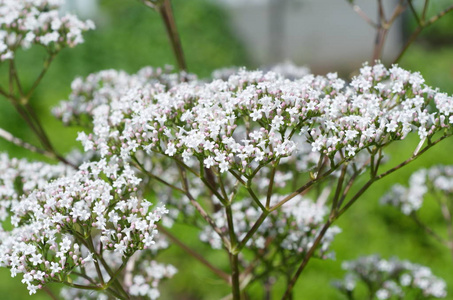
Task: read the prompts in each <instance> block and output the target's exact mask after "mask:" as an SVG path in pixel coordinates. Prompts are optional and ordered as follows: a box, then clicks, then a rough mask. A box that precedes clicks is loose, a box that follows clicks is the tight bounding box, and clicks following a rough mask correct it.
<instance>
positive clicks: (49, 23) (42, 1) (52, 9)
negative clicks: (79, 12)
mask: <svg viewBox="0 0 453 300" xmlns="http://www.w3.org/2000/svg"><path fill="white" fill-rule="evenodd" d="M62 3H63V1H62V0H0V61H4V60H8V59H12V58H13V57H14V53H15V52H16V51H17V50H18V49H20V48H28V47H30V46H31V45H33V44H35V45H41V46H43V47H45V48H46V49H47V50H48V51H49V52H56V51H58V50H60V49H62V48H64V47H68V46H69V47H74V46H76V45H78V44H80V43H83V37H82V32H83V31H87V30H90V29H94V23H93V22H92V21H86V22H83V21H81V20H79V19H78V18H77V17H76V16H75V15H72V14H66V15H64V16H61V15H60V12H59V9H60V7H61V5H62Z"/></svg>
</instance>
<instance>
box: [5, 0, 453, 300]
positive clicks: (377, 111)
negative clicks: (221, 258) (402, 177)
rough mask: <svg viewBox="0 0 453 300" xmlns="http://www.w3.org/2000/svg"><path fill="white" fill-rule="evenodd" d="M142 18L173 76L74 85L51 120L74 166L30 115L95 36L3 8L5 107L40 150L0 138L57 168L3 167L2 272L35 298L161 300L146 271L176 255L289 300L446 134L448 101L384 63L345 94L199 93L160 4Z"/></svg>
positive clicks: (337, 83)
mask: <svg viewBox="0 0 453 300" xmlns="http://www.w3.org/2000/svg"><path fill="white" fill-rule="evenodd" d="M143 2H144V3H145V4H147V5H148V6H150V7H153V8H155V9H157V10H158V11H159V12H160V14H161V16H162V17H163V20H164V23H165V25H166V26H167V27H166V28H167V31H168V33H169V36H170V39H171V42H172V46H173V49H174V52H175V54H176V56H177V58H178V65H179V67H180V69H181V71H180V72H172V71H169V70H162V69H154V68H151V67H146V68H143V69H141V70H140V71H139V72H137V73H136V74H132V75H131V74H127V73H126V72H123V71H115V70H106V71H100V72H98V73H95V74H91V75H89V76H88V77H87V78H77V79H76V80H74V82H73V84H72V86H71V88H72V92H71V95H70V96H69V99H68V100H66V101H62V102H61V103H60V104H59V105H58V106H57V107H55V108H54V109H53V113H54V115H55V116H56V117H57V118H58V119H60V120H61V121H62V122H63V123H64V124H66V125H71V126H73V125H76V126H81V127H82V128H84V131H82V132H80V133H79V135H78V138H77V140H78V141H79V142H80V143H81V144H82V145H83V149H84V153H79V154H72V155H70V156H63V155H61V154H59V153H57V151H56V150H55V149H54V147H53V146H52V144H51V142H50V140H49V139H48V137H47V135H46V132H45V131H44V129H43V128H42V126H41V124H40V121H39V117H38V116H37V115H36V114H35V113H34V111H33V109H32V107H31V106H30V105H29V100H30V97H31V95H32V93H33V91H34V89H35V88H36V86H37V85H38V84H39V83H40V80H41V78H42V77H43V76H44V74H45V72H46V70H47V68H48V64H49V63H50V61H51V60H52V59H53V57H54V55H56V53H57V52H58V51H59V49H60V48H62V47H64V46H74V45H76V44H78V43H80V42H82V37H81V33H82V31H84V30H88V29H92V28H93V26H92V23H91V22H89V21H87V22H83V21H79V20H78V19H77V18H76V17H74V16H66V17H60V15H59V13H58V11H57V9H58V7H59V5H60V4H61V2H60V1H45V0H33V1H32V0H21V1H6V0H5V1H2V2H0V16H2V18H0V22H2V23H1V28H2V31H1V32H3V34H4V36H5V39H4V41H5V42H4V44H5V49H4V54H3V55H2V60H8V63H9V79H10V88H9V91H6V90H4V89H0V93H1V94H2V95H3V96H5V97H6V98H7V99H8V100H10V101H11V103H12V104H13V105H14V107H15V108H16V109H17V111H18V112H19V113H20V114H21V116H22V117H23V118H24V120H25V121H26V122H27V123H28V125H29V126H30V128H31V129H32V130H33V131H34V133H35V134H36V135H37V136H38V138H39V140H40V142H41V144H42V147H38V146H35V145H32V144H29V143H27V142H25V141H22V140H20V139H18V138H16V137H14V136H12V135H11V134H10V133H8V132H6V131H4V130H2V131H0V135H1V136H2V137H3V138H5V139H7V140H9V141H11V142H13V143H16V144H18V145H20V146H23V147H24V148H27V149H29V150H32V151H35V152H38V153H41V154H43V155H46V156H48V157H51V158H54V159H57V160H59V164H58V165H49V164H46V163H30V162H28V161H25V160H17V159H12V158H9V156H7V155H3V156H1V160H0V163H1V164H2V165H4V168H2V173H0V180H1V184H2V185H1V187H2V188H1V189H0V195H1V196H2V200H3V201H2V202H1V204H0V209H1V210H0V213H1V215H0V216H1V220H2V221H3V222H4V224H5V225H6V224H7V222H8V221H10V223H11V224H10V225H11V229H6V227H7V226H4V227H5V228H4V229H2V231H1V242H0V266H3V267H7V268H9V269H10V270H11V274H12V276H13V277H14V276H16V275H17V274H21V276H22V283H24V284H25V285H26V286H27V288H28V290H29V292H30V294H33V293H35V292H36V290H37V289H46V288H47V287H46V285H47V284H48V283H52V282H55V283H60V284H64V285H66V286H68V287H69V288H70V289H64V290H63V291H62V296H64V297H65V298H68V299H74V298H75V297H80V298H86V299H91V298H102V297H105V298H106V299H108V298H109V297H111V298H119V299H131V298H135V297H137V298H149V299H156V298H158V297H159V295H160V292H159V290H158V284H159V283H160V281H161V280H163V279H166V278H171V277H172V276H173V275H174V274H175V273H176V272H177V270H176V268H175V267H173V266H172V265H165V264H162V263H160V262H158V260H157V255H158V253H159V252H160V251H163V250H164V249H165V248H167V247H168V245H169V244H170V243H173V244H176V245H178V246H180V247H181V248H182V249H184V250H185V251H186V252H187V253H188V254H189V255H191V256H192V257H193V258H194V259H196V260H198V261H199V262H201V263H202V264H204V265H205V266H206V267H207V268H209V269H210V270H211V271H212V272H213V273H215V274H216V275H217V276H218V277H219V278H221V279H222V280H224V281H225V283H226V284H227V285H229V286H230V287H231V297H232V298H233V299H240V298H241V297H243V296H245V295H247V289H248V287H249V285H250V284H251V283H252V282H253V283H256V282H259V283H262V284H263V288H264V289H266V290H269V289H270V287H271V286H272V281H273V278H276V277H283V278H284V279H285V280H286V291H285V294H284V295H283V298H286V299H288V298H291V297H292V291H293V287H294V285H295V283H296V281H297V280H298V279H299V276H300V275H301V273H302V271H303V270H304V269H305V267H306V265H307V264H308V262H309V261H310V259H311V258H313V257H318V258H321V259H329V258H334V252H333V251H332V249H331V247H330V245H331V242H332V240H333V239H334V238H335V236H336V235H337V234H338V233H340V232H341V230H340V228H339V227H337V226H334V223H335V222H336V220H337V219H338V218H340V217H341V216H342V215H343V214H344V213H345V212H346V211H347V210H348V209H349V208H350V207H351V206H352V205H353V204H354V203H355V202H356V201H357V200H358V199H359V198H361V196H362V195H363V194H364V193H365V191H367V190H368V189H369V188H370V187H371V186H372V185H373V184H374V183H375V182H377V181H379V180H380V179H382V178H384V177H386V176H388V175H390V174H392V173H394V172H395V171H397V170H399V169H401V168H402V167H404V166H406V165H408V164H409V163H411V162H412V161H413V160H415V159H417V158H418V157H420V156H421V155H422V154H423V153H425V152H426V151H427V150H428V149H430V148H431V147H433V146H435V145H436V144H438V143H439V142H441V141H442V140H444V139H446V138H448V137H450V136H451V135H452V134H453V131H452V129H453V128H452V124H453V97H451V96H449V95H447V94H445V93H442V92H440V91H438V90H437V89H433V88H431V87H429V86H427V85H426V84H425V81H424V79H423V77H422V76H421V75H420V74H419V73H417V72H409V71H407V70H404V69H402V68H400V67H398V66H397V65H393V66H392V67H390V68H387V67H385V66H384V65H383V64H381V63H380V62H379V61H376V62H375V63H374V64H373V65H368V64H364V65H363V67H362V68H361V69H360V71H359V74H358V75H357V76H355V77H353V78H352V79H351V80H350V81H349V82H347V81H345V80H343V79H340V78H339V77H338V75H337V74H336V73H329V74H327V75H326V76H315V75H313V74H309V73H308V72H307V70H306V69H298V68H296V67H294V66H290V68H289V72H286V71H287V70H288V69H287V68H285V67H284V66H280V67H278V68H274V69H273V70H271V71H259V70H258V71H247V70H246V69H238V70H227V72H217V73H215V74H214V77H215V78H214V79H209V80H200V79H198V78H197V77H196V76H195V75H193V74H190V73H187V72H186V71H185V62H184V60H183V56H182V48H181V44H180V41H179V39H178V37H177V31H176V27H175V23H174V20H173V15H172V11H171V5H170V2H169V1H143ZM30 24H32V25H30ZM30 44H39V45H43V46H44V47H46V50H47V51H48V54H49V59H48V61H47V62H46V64H45V65H44V67H43V72H42V73H41V75H40V76H39V77H38V78H37V80H36V81H35V83H34V85H33V86H32V88H31V89H30V90H29V91H25V90H24V89H23V88H22V85H21V83H20V80H19V77H18V76H17V69H16V67H15V64H14V59H15V56H14V53H15V51H17V49H19V48H20V47H27V46H29V45H30ZM224 71H225V70H224ZM225 73H227V74H225ZM409 135H416V136H418V138H419V144H418V146H417V147H416V149H414V151H413V153H412V155H410V156H409V157H407V158H406V159H405V160H403V161H401V162H400V163H399V164H397V165H394V166H390V167H387V168H386V170H385V171H382V165H383V164H384V163H385V161H386V154H385V153H384V149H385V148H386V147H387V146H389V145H390V144H393V143H394V142H396V141H402V140H405V139H406V138H407V137H408V136H409ZM148 199H150V200H148ZM153 202H154V203H153ZM175 223H176V224H177V223H183V224H190V225H193V226H194V227H195V228H196V229H197V230H198V231H199V238H200V240H201V241H202V242H203V243H206V244H208V245H209V246H210V247H212V248H213V249H220V250H221V251H224V252H225V253H226V254H227V256H228V258H229V269H228V271H225V269H224V268H221V267H219V266H216V265H215V264H213V263H211V262H209V261H208V260H207V259H206V258H205V257H203V256H202V255H200V254H199V253H196V252H195V251H194V250H192V249H191V248H190V246H188V245H186V244H184V243H183V242H182V241H181V240H180V239H179V238H178V237H177V236H175V235H174V233H173V232H172V226H173V225H174V224H175ZM405 268H406V269H407V270H409V271H414V270H415V269H416V268H415V267H413V266H412V265H410V266H409V267H408V266H405ZM406 269H404V270H405V271H407V270H406ZM414 272H415V271H414ZM385 282H387V281H385ZM385 282H384V283H385ZM384 288H385V287H384ZM349 290H350V289H349V288H348V291H349ZM47 291H48V292H49V293H51V292H50V290H47ZM268 293H270V292H268ZM383 293H384V292H380V293H379V294H380V295H383ZM433 295H434V294H433ZM435 295H437V296H439V297H441V296H443V295H444V294H443V293H437V294H435ZM381 298H382V297H381ZM382 299H383V298H382Z"/></svg>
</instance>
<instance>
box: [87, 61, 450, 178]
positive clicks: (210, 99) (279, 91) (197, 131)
mask: <svg viewBox="0 0 453 300" xmlns="http://www.w3.org/2000/svg"><path fill="white" fill-rule="evenodd" d="M423 82H424V80H423V78H422V77H421V76H420V74H418V73H410V72H408V71H405V70H403V69H401V68H399V67H396V66H394V67H392V68H391V69H390V70H387V69H385V68H384V67H383V66H382V65H380V64H377V65H375V66H373V67H370V66H364V67H363V68H362V69H361V73H360V75H358V76H357V77H355V78H353V80H352V82H351V83H350V84H349V85H346V83H345V82H344V81H343V80H341V79H339V78H337V76H336V74H328V75H327V76H326V77H323V76H313V75H307V76H305V77H303V78H301V79H297V80H288V79H285V78H283V77H282V76H280V75H278V74H276V73H273V72H268V73H263V72H261V71H254V72H248V71H244V70H242V71H239V73H237V74H234V75H232V76H230V77H229V78H228V80H227V81H223V80H215V81H213V82H211V83H203V82H198V83H196V82H190V83H184V82H183V83H180V84H178V85H176V86H174V87H172V88H170V89H169V90H168V91H162V92H160V93H155V90H153V91H149V90H148V91H147V90H145V89H141V90H138V89H135V90H130V91H129V93H128V95H126V96H124V97H122V100H123V101H121V102H120V103H121V105H117V104H118V103H117V102H112V103H110V104H101V105H99V106H97V107H96V108H95V109H93V123H94V130H93V131H94V132H93V134H92V135H86V134H84V133H82V134H80V135H79V140H80V141H81V142H82V143H83V145H84V147H85V149H86V150H98V151H99V152H100V153H101V155H102V156H104V157H105V156H114V157H115V156H119V157H121V158H122V159H125V160H128V159H130V158H131V156H133V155H134V154H135V153H136V152H137V151H139V150H142V151H145V152H146V153H148V154H151V153H152V152H154V153H160V154H163V155H165V156H168V157H176V158H181V159H182V160H183V161H184V162H185V163H189V162H190V161H198V162H200V163H201V164H202V165H203V166H204V167H206V168H215V169H217V170H219V171H220V172H221V173H223V172H226V171H227V170H231V169H234V170H238V171H239V172H241V173H243V174H250V173H251V172H253V169H254V168H255V167H257V166H259V165H264V164H267V163H269V162H271V161H275V160H279V159H281V158H284V157H288V156H292V155H294V154H295V153H296V152H297V150H298V149H299V148H302V146H301V145H300V144H301V143H305V144H309V145H310V147H311V149H312V151H314V152H317V153H322V154H324V155H327V156H329V157H331V158H333V157H335V156H340V157H344V158H346V159H348V158H349V159H350V158H352V157H354V156H355V155H356V153H358V152H359V151H360V150H362V149H365V148H368V149H369V150H370V151H373V149H378V148H381V147H383V146H385V145H387V144H388V143H390V142H392V141H394V140H401V139H404V138H405V137H406V136H407V135H408V134H409V133H410V132H413V131H415V132H418V134H419V136H420V138H421V139H422V140H424V139H425V138H427V137H431V136H432V135H434V134H435V133H437V132H439V131H444V130H447V131H448V130H451V125H450V124H451V122H453V117H452V113H453V101H452V98H451V97H449V96H447V95H445V94H442V93H439V92H437V91H435V90H433V89H431V88H429V87H427V86H426V85H425V84H424V83H423ZM104 103H105V102H104ZM448 134H450V132H448ZM297 135H301V136H302V137H303V138H302V139H297V140H296V139H295V138H294V136H297Z"/></svg>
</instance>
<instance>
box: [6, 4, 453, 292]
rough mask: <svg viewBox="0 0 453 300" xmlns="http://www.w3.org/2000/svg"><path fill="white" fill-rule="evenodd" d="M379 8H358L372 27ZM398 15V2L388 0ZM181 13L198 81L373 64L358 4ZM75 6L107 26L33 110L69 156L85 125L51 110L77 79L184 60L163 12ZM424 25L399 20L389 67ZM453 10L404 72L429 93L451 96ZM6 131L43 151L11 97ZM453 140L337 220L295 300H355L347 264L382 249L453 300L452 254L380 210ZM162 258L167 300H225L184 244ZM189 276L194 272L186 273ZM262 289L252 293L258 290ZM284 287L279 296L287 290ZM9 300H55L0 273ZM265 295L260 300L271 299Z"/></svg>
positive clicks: (189, 234) (34, 58)
mask: <svg viewBox="0 0 453 300" xmlns="http://www.w3.org/2000/svg"><path fill="white" fill-rule="evenodd" d="M375 2H376V1H369V0H362V1H357V2H356V3H357V4H358V5H360V7H361V8H362V9H363V10H364V11H365V12H366V13H367V14H368V15H369V16H370V17H372V18H373V19H375V17H376V5H375ZM384 2H386V5H387V6H386V9H388V10H389V11H390V10H392V8H393V6H394V5H395V3H396V2H397V1H391V0H386V1H384ZM172 3H173V8H174V14H175V18H176V22H177V25H178V28H179V31H180V36H181V40H182V44H183V48H184V51H185V55H186V60H187V64H188V69H189V71H190V72H193V73H196V74H197V75H198V76H199V77H201V78H204V77H208V76H209V75H210V73H211V72H212V71H213V70H215V69H217V68H223V67H230V66H246V67H248V68H252V69H253V68H257V67H260V66H268V65H272V64H275V63H279V62H284V61H292V62H294V63H295V64H298V65H305V66H308V67H310V68H311V70H312V71H313V72H314V73H315V74H324V73H326V72H332V71H338V72H339V73H340V74H341V75H342V76H344V77H346V78H347V77H349V76H351V74H354V72H355V71H356V70H357V69H358V68H360V66H361V65H362V63H363V62H365V61H369V60H370V59H371V57H372V49H373V43H374V39H375V32H374V29H373V28H371V27H370V26H368V24H367V23H366V22H365V21H364V20H363V19H362V18H361V17H360V16H358V15H357V14H356V13H355V12H354V11H353V10H352V8H351V6H350V4H349V1H346V0H344V1H341V0H340V1H338V0H250V1H242V0H210V1H209V0H191V1H185V0H173V1H172ZM430 3H431V4H430V5H431V6H430V7H429V10H428V14H430V13H432V14H434V13H435V12H438V11H440V10H441V9H442V8H445V7H446V6H448V5H451V0H445V1H444V0H437V1H431V2H430ZM66 9H67V10H70V11H77V12H78V13H79V14H80V15H81V16H83V17H85V18H91V19H93V20H94V21H95V23H96V25H97V29H96V30H95V31H92V32H89V33H87V34H86V35H85V39H86V42H85V43H84V44H83V45H80V46H78V47H76V48H74V49H65V50H64V51H63V52H62V53H61V54H60V55H59V56H58V57H57V58H56V60H55V62H54V63H53V64H52V66H51V68H50V70H49V73H48V74H47V76H46V77H45V79H44V80H43V82H42V84H41V85H40V87H39V88H38V90H37V92H36V94H35V96H34V99H33V101H32V104H33V105H34V106H35V109H36V110H37V111H38V113H39V115H40V116H42V117H41V119H42V120H43V123H44V127H45V128H46V129H47V130H48V132H49V134H50V138H51V140H52V141H53V142H54V143H55V144H56V146H57V149H58V150H59V151H60V152H63V153H66V152H69V151H70V150H71V149H72V148H73V147H74V146H78V143H77V142H75V138H76V134H77V131H78V129H77V128H71V129H69V128H65V127H63V126H62V125H61V124H60V123H59V122H58V121H56V120H54V119H53V117H52V116H51V114H50V107H51V106H53V105H55V104H56V103H57V102H58V101H59V100H62V99H66V97H67V96H68V95H69V93H70V83H71V81H72V80H73V79H74V78H75V77H76V76H86V75H88V74H90V73H92V72H97V71H99V70H103V69H112V68H113V69H123V70H125V71H127V72H130V73H133V72H136V71H137V70H139V69H140V68H142V67H143V66H147V65H150V66H155V67H163V66H165V65H167V64H170V65H174V64H175V60H174V57H173V56H172V50H171V48H170V44H169V43H168V39H167V35H166V33H165V28H164V27H163V24H162V22H161V19H160V17H159V15H158V14H157V13H155V12H153V11H152V10H150V9H147V8H145V7H144V6H143V5H142V4H141V3H140V2H139V1H134V0H128V1H125V0H101V1H95V0H72V1H69V2H68V4H67V6H66ZM415 26H416V23H415V20H414V19H413V18H412V16H411V15H409V14H406V15H403V17H402V18H401V19H400V20H399V21H398V22H396V24H395V25H394V27H393V29H392V30H391V32H390V34H389V39H388V41H387V44H386V46H385V48H384V61H385V62H391V61H392V60H393V59H394V58H395V56H396V55H397V54H398V52H399V51H400V49H401V47H402V46H403V44H404V42H405V39H407V36H408V34H409V33H410V32H412V31H413V30H414V28H415ZM452 28H453V13H451V14H450V15H447V16H446V17H444V18H443V19H441V20H440V21H439V22H438V23H436V24H434V25H433V27H431V28H428V29H427V30H426V31H425V32H424V33H423V34H422V35H421V36H420V37H419V39H418V40H417V42H416V43H415V44H414V45H413V46H412V47H411V48H410V49H409V51H408V52H407V53H406V55H405V56H404V57H403V59H402V60H401V62H400V64H401V65H402V66H403V67H405V68H407V69H410V70H412V71H420V72H421V73H422V74H423V75H424V77H425V78H426V81H427V82H428V84H429V85H432V86H435V87H439V89H440V90H442V91H445V92H449V93H452V92H453V29H452ZM40 50H41V49H30V50H27V51H23V52H22V53H20V55H19V57H18V69H19V71H21V72H20V74H19V76H20V77H21V79H22V81H23V82H24V85H25V86H27V85H28V86H29V85H31V84H32V82H33V79H34V78H35V77H36V76H37V74H38V73H39V71H40V70H41V69H40V68H41V66H42V62H43V61H44V57H45V53H44V52H43V51H40ZM0 70H1V72H2V73H1V76H0V79H1V80H2V81H3V82H5V81H4V80H6V76H7V75H6V73H7V72H6V71H7V70H6V69H5V66H1V67H0ZM0 110H1V116H2V117H1V118H0V127H1V128H4V129H6V130H8V131H10V132H13V133H14V134H15V135H17V136H19V137H21V138H23V139H24V140H27V141H31V142H35V143H37V141H36V139H35V138H34V137H33V135H32V133H30V131H29V130H28V129H27V127H26V126H25V125H24V124H23V122H22V120H21V119H20V118H19V116H18V115H16V113H15V111H14V109H13V108H12V107H11V106H10V105H9V103H7V102H6V101H0ZM416 144H417V141H416V140H415V139H413V140H411V141H409V142H405V145H406V146H407V145H409V146H407V148H402V147H401V146H400V145H398V144H394V145H393V146H392V148H390V149H389V150H388V151H387V153H389V154H390V155H391V159H390V162H389V163H390V164H395V163H397V162H399V161H400V160H401V158H402V157H405V156H406V157H407V155H408V153H412V152H413V149H415V147H416ZM0 147H1V149H2V151H7V152H9V153H10V155H11V156H16V157H28V158H31V159H32V158H39V159H42V158H41V157H37V156H36V155H33V154H30V153H29V152H26V151H25V150H22V149H21V148H17V147H14V146H13V145H11V144H9V143H7V142H5V141H3V140H0ZM451 147H453V142H452V141H451V139H450V141H446V142H444V143H443V144H442V145H441V146H440V147H437V149H436V150H434V151H435V152H433V151H432V152H430V153H427V154H426V155H425V156H424V157H422V158H421V159H420V160H418V161H416V162H415V163H414V164H413V165H412V166H411V167H410V168H406V169H403V170H401V171H399V172H398V173H397V174H394V175H393V176H391V177H389V178H387V179H386V180H384V181H382V182H379V183H378V184H376V186H375V187H374V189H372V192H368V193H367V194H365V196H364V197H363V199H361V201H359V202H358V203H357V204H355V205H354V206H353V207H352V208H351V210H350V211H349V212H348V213H347V214H346V215H345V216H344V217H343V218H342V219H340V221H339V222H338V225H339V226H340V227H341V228H342V229H343V233H341V234H340V235H338V237H337V238H336V240H335V242H334V244H333V249H334V250H335V252H336V253H337V259H336V260H335V261H317V260H312V261H311V262H310V264H309V266H308V268H307V269H306V273H305V274H303V276H302V277H301V280H300V281H299V283H298V285H297V289H296V294H295V299H300V297H302V296H303V297H304V299H345V298H343V297H342V295H340V294H338V293H337V292H336V291H335V290H334V288H330V282H331V280H333V279H336V278H341V277H342V276H343V274H344V273H343V271H342V270H341V262H342V261H343V260H351V259H356V258H357V257H358V256H361V255H368V254H373V253H380V254H381V255H382V256H383V257H385V258H388V257H391V256H394V255H395V256H398V257H399V258H401V259H409V260H411V261H413V262H415V263H419V264H424V265H427V266H429V267H431V268H432V270H433V273H434V274H435V275H437V276H440V277H442V278H444V279H445V280H446V281H447V284H448V286H449V289H448V292H449V294H450V298H449V299H453V273H452V272H451V269H452V266H453V261H452V259H451V257H450V255H449V253H448V251H447V250H446V249H445V248H444V247H442V246H441V245H439V244H438V243H437V242H436V241H435V240H433V239H432V238H430V237H429V236H426V235H425V233H424V231H423V230H422V229H420V228H418V227H417V226H416V225H415V224H413V223H412V222H411V220H409V219H406V218H403V217H401V215H400V214H399V213H398V212H397V211H396V210H394V209H392V208H387V207H380V205H379V204H378V199H379V198H380V197H381V195H382V194H384V192H385V191H386V190H387V189H388V188H389V187H390V186H391V185H392V184H394V183H396V182H400V183H403V184H404V183H406V182H407V180H408V177H409V176H410V174H411V172H412V171H413V170H415V169H416V168H419V167H429V166H431V165H434V164H436V163H445V164H448V163H453V159H452V158H451V154H450V152H451V150H450V149H451ZM424 213H425V214H424V215H422V217H423V218H424V220H425V221H426V222H427V223H429V224H431V225H432V226H433V227H434V228H439V230H441V231H442V228H444V227H445V226H444V225H443V223H442V220H441V219H438V218H437V217H436V216H438V215H439V214H438V212H437V211H435V208H434V207H431V208H430V207H429V205H428V209H427V210H425V211H424ZM177 230H178V233H179V234H178V235H179V236H183V240H184V241H185V242H187V243H188V244H191V245H192V247H194V248H196V249H198V250H199V251H200V252H202V253H203V254H205V253H208V254H206V256H207V257H206V258H207V259H208V260H210V261H212V262H214V263H215V264H216V263H218V265H219V266H224V267H225V268H228V267H227V262H226V258H225V257H224V256H223V254H220V253H216V252H213V251H209V252H206V248H205V246H204V245H200V243H198V242H197V233H196V232H195V231H194V230H193V229H191V228H186V227H185V226H184V225H179V226H177ZM161 260H162V261H166V262H169V263H173V264H174V265H175V266H177V267H178V268H179V269H180V270H181V272H180V273H178V274H177V275H176V276H175V278H174V279H172V280H171V281H169V282H167V283H165V284H164V285H162V287H161V289H160V290H161V292H162V294H163V296H162V299H219V298H221V297H222V296H224V295H226V294H228V290H226V289H225V287H224V286H223V284H222V282H221V281H220V280H218V279H216V278H214V277H213V276H212V275H211V273H210V272H209V271H208V270H206V269H205V268H204V267H203V266H201V265H199V264H198V263H197V262H195V261H192V260H190V259H187V258H186V256H185V254H184V253H183V252H182V251H181V250H179V249H178V248H177V247H175V246H173V247H171V248H170V249H169V250H168V251H167V252H165V253H164V254H163V255H162V257H161ZM186 270H190V271H189V272H187V271H186ZM252 288H253V287H252ZM282 288H283V286H282V285H281V284H280V282H277V285H276V289H275V295H276V297H277V295H281V294H282ZM0 294H1V295H2V299H12V300H13V299H27V298H29V299H47V295H45V294H44V293H38V294H37V295H34V296H32V297H30V296H28V292H27V290H26V287H25V286H24V285H22V284H21V283H20V282H19V280H18V278H14V279H11V278H10V274H9V271H8V270H5V269H1V270H0ZM261 298H262V294H261V291H259V289H258V288H257V287H256V299H261Z"/></svg>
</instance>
